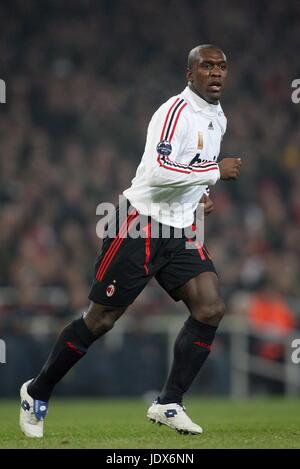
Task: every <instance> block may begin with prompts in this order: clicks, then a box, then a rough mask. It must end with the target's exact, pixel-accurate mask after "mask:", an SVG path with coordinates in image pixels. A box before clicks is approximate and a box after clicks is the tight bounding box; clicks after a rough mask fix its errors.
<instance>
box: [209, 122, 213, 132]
mask: <svg viewBox="0 0 300 469" xmlns="http://www.w3.org/2000/svg"><path fill="white" fill-rule="evenodd" d="M208 128H209V130H214V126H213V123H212V121H210V123H209V124H208Z"/></svg>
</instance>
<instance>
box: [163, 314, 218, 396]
mask: <svg viewBox="0 0 300 469" xmlns="http://www.w3.org/2000/svg"><path fill="white" fill-rule="evenodd" d="M216 330H217V327H214V326H210V325H208V324H204V323H202V322H199V321H197V320H196V319H194V318H192V317H191V316H190V317H189V319H188V320H187V321H186V322H185V323H184V326H183V328H182V329H181V331H180V332H179V335H178V337H177V339H176V341H175V345H174V359H173V364H172V368H171V371H170V374H169V377H168V379H167V381H166V383H165V385H164V388H163V390H162V392H161V394H160V396H159V402H160V403H161V404H169V403H174V402H177V403H179V404H180V403H181V402H182V397H183V394H184V393H185V392H186V391H187V390H188V389H189V387H190V386H191V384H192V382H193V380H194V378H195V377H196V376H197V374H198V372H199V370H200V368H201V367H202V365H203V363H204V362H205V360H206V358H207V357H208V355H209V352H210V346H211V344H212V342H213V340H214V337H215V334H216Z"/></svg>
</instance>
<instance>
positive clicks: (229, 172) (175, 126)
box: [145, 98, 239, 187]
mask: <svg viewBox="0 0 300 469" xmlns="http://www.w3.org/2000/svg"><path fill="white" fill-rule="evenodd" d="M185 107H186V103H185V102H184V101H183V100H180V98H177V99H175V98H173V101H171V100H169V101H168V102H167V103H165V104H164V105H163V106H161V107H160V108H159V109H158V110H157V111H156V113H155V114H154V116H153V117H152V119H151V121H150V124H149V127H148V132H147V140H146V147H145V156H146V178H147V182H148V183H149V184H150V185H151V186H153V187H164V186H166V187H183V186H191V185H207V186H212V185H214V184H215V183H216V182H217V181H218V180H219V179H220V178H221V179H235V178H236V177H238V174H237V166H238V164H239V163H237V160H238V159H237V158H226V160H223V161H222V162H221V163H220V164H218V163H215V162H213V161H211V162H204V163H196V164H194V165H189V164H183V163H181V162H180V159H179V156H182V155H184V152H185V151H186V148H187V144H188V139H189V138H191V136H190V135H189V122H188V119H187V116H186V114H185V112H184V111H185Z"/></svg>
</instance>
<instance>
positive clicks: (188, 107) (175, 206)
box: [123, 87, 227, 228]
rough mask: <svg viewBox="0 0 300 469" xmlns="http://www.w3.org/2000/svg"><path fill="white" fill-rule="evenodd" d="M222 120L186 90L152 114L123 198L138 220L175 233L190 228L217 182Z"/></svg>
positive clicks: (211, 107) (214, 109)
mask: <svg viewBox="0 0 300 469" xmlns="http://www.w3.org/2000/svg"><path fill="white" fill-rule="evenodd" d="M226 124H227V120H226V117H225V115H224V113H223V111H222V108H221V105H220V104H216V105H215V104H209V103H208V102H206V101H205V100H204V99H202V98H200V97H199V96H198V95H197V94H196V93H194V92H193V91H192V90H191V89H190V88H189V87H186V88H185V89H184V91H183V92H182V93H180V94H179V95H178V96H173V97H172V98H170V99H169V100H168V101H166V102H165V103H164V104H163V105H162V106H160V108H159V109H158V110H157V111H156V112H155V114H154V115H153V117H152V119H151V121H150V123H149V126H148V132H147V139H146V146H145V151H144V154H143V157H142V160H141V162H140V164H139V166H138V168H137V171H136V175H135V177H134V179H133V180H132V182H131V186H130V187H129V188H128V189H126V190H125V191H124V192H123V194H124V196H125V197H126V198H127V199H128V200H129V201H130V203H131V205H133V207H135V208H136V209H137V210H138V212H140V213H141V214H143V215H150V216H151V217H152V218H153V219H154V220H156V221H158V222H161V223H164V224H166V225H170V226H174V227H177V228H185V227H187V226H190V225H191V224H192V223H193V220H194V212H195V210H196V208H197V205H198V203H199V201H200V199H201V197H202V195H203V194H204V192H205V191H206V189H207V186H211V185H214V184H215V183H216V182H217V181H218V180H219V178H220V171H219V166H218V164H217V159H218V156H219V153H220V145H221V140H222V138H223V135H224V133H225V131H226Z"/></svg>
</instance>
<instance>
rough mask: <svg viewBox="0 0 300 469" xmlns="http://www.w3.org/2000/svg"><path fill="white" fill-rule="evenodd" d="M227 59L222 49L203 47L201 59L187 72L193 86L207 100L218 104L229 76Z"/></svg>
mask: <svg viewBox="0 0 300 469" xmlns="http://www.w3.org/2000/svg"><path fill="white" fill-rule="evenodd" d="M227 72H228V68H227V61H226V57H225V55H224V54H223V52H222V51H220V50H218V49H203V50H201V51H200V56H199V60H198V61H195V62H194V64H193V66H192V68H191V69H190V70H188V72H187V79H188V80H189V81H190V82H192V88H194V91H196V92H197V93H198V94H199V95H200V96H201V97H202V98H203V99H205V101H208V102H209V103H212V104H217V103H218V101H219V99H220V97H221V94H222V91H223V86H224V83H225V80H226V77H227Z"/></svg>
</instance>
